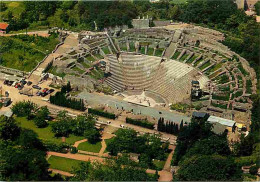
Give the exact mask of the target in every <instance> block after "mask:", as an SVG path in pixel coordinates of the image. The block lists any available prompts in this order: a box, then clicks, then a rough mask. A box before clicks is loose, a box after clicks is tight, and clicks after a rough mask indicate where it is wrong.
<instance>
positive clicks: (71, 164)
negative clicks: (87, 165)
mask: <svg viewBox="0 0 260 182" xmlns="http://www.w3.org/2000/svg"><path fill="white" fill-rule="evenodd" d="M48 162H49V164H50V168H52V169H58V170H61V171H66V172H72V171H73V169H74V168H77V167H79V164H80V163H81V162H83V161H79V160H74V159H67V158H64V157H57V156H51V157H50V158H49V159H48Z"/></svg>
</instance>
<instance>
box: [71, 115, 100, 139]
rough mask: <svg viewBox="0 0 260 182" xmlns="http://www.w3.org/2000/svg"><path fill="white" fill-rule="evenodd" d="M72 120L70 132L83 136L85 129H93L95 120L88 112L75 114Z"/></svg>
mask: <svg viewBox="0 0 260 182" xmlns="http://www.w3.org/2000/svg"><path fill="white" fill-rule="evenodd" d="M72 122H73V124H72V133H73V134H74V135H77V136H83V135H84V132H85V131H86V130H90V129H95V123H96V120H95V118H94V117H93V116H92V115H90V114H88V115H80V116H77V118H76V119H75V120H73V121H72Z"/></svg>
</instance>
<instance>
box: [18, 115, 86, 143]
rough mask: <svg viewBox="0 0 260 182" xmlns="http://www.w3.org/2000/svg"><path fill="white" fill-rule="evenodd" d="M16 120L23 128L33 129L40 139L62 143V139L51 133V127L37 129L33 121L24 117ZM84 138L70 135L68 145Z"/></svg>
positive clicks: (67, 140) (67, 139)
mask: <svg viewBox="0 0 260 182" xmlns="http://www.w3.org/2000/svg"><path fill="white" fill-rule="evenodd" d="M16 120H17V121H18V122H20V125H21V127H22V128H26V129H31V130H33V131H34V132H35V133H37V134H38V136H39V138H40V139H42V140H47V141H50V142H55V143H61V142H62V141H61V138H57V137H55V136H54V133H53V132H52V131H51V126H50V125H49V126H47V127H46V128H37V127H36V126H35V124H34V122H33V121H29V120H27V119H26V118H24V117H17V118H16ZM82 139H84V137H79V136H75V135H70V136H69V137H68V138H66V143H68V144H74V143H75V142H76V141H79V140H82Z"/></svg>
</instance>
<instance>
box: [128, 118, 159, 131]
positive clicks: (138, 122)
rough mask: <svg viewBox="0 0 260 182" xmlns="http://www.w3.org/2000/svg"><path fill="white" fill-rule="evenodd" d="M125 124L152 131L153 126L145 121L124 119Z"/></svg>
mask: <svg viewBox="0 0 260 182" xmlns="http://www.w3.org/2000/svg"><path fill="white" fill-rule="evenodd" d="M126 123H130V124H133V125H137V126H142V127H144V128H148V129H154V124H153V123H150V122H148V121H146V120H140V119H131V118H126Z"/></svg>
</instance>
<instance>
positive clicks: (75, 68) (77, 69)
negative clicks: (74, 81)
mask: <svg viewBox="0 0 260 182" xmlns="http://www.w3.org/2000/svg"><path fill="white" fill-rule="evenodd" d="M72 70H74V71H77V72H78V73H80V74H83V73H84V72H85V71H84V70H82V69H80V68H79V67H77V66H75V67H73V68H72Z"/></svg>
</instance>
